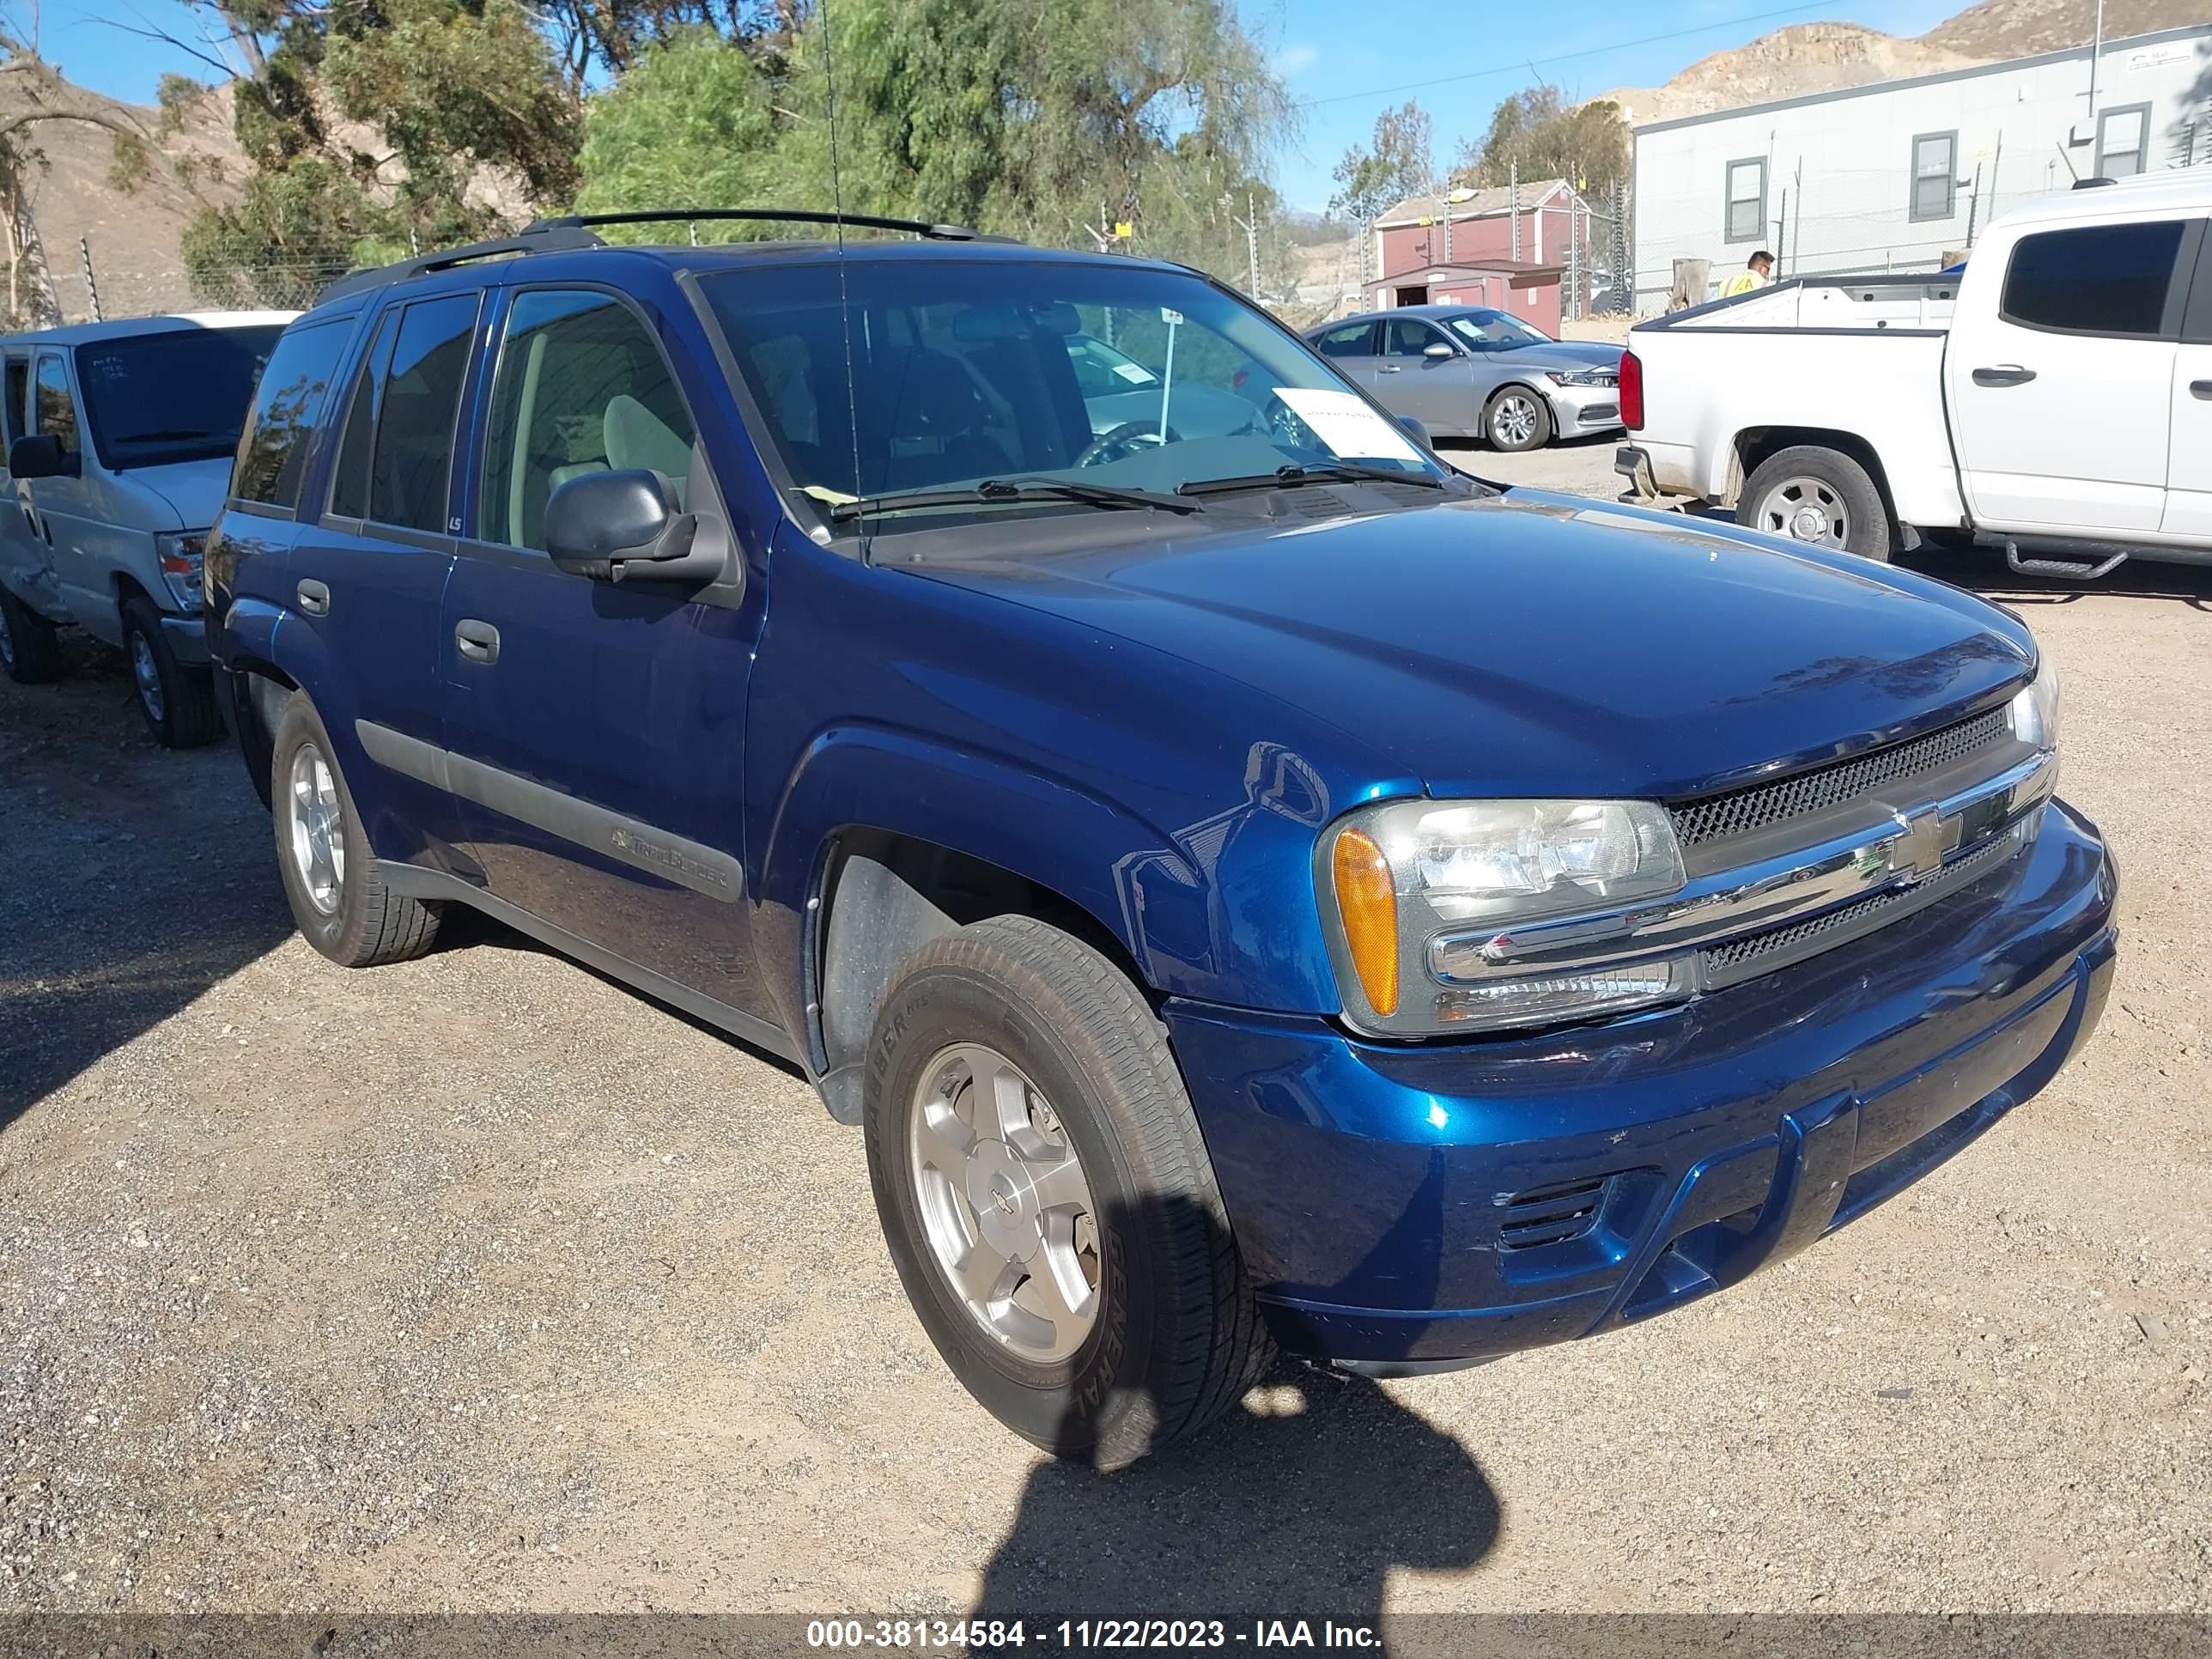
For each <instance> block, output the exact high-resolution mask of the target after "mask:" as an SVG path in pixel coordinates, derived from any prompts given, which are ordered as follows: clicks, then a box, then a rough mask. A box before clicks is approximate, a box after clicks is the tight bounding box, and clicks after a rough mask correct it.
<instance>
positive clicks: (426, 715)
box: [279, 289, 481, 874]
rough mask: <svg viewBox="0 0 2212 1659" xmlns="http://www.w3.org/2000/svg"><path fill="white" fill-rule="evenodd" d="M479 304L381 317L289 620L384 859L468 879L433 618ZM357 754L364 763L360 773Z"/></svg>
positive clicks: (447, 558)
mask: <svg viewBox="0 0 2212 1659" xmlns="http://www.w3.org/2000/svg"><path fill="white" fill-rule="evenodd" d="M480 299H481V296H480V295H479V294H478V293H477V291H476V290H475V289H467V290H465V291H463V292H459V293H448V294H443V295H432V296H428V297H424V298H421V299H415V300H410V301H404V302H402V303H397V304H393V305H391V306H389V307H386V310H385V312H384V314H383V315H382V317H381V318H380V319H379V320H378V322H377V325H376V330H375V332H374V336H373V337H371V339H370V343H369V345H368V349H367V351H366V352H364V353H363V354H362V357H361V360H360V363H359V366H358V368H356V371H355V373H354V375H353V377H352V380H351V383H350V386H349V392H348V396H347V400H346V402H345V404H343V408H344V410H345V420H344V425H343V427H342V428H340V432H339V437H338V446H337V456H336V458H335V460H334V462H333V465H331V480H330V489H329V495H328V498H327V504H326V505H325V507H324V508H323V511H322V513H321V514H320V516H319V518H318V520H316V522H314V523H313V524H303V525H302V526H301V528H300V531H299V532H298V534H297V536H296V537H295V539H294V542H293V546H292V558H291V564H290V568H289V570H288V571H287V572H286V573H285V575H284V581H285V583H286V584H287V585H288V586H289V590H290V592H289V595H288V596H287V598H288V609H287V614H286V617H285V620H284V622H283V624H282V627H283V629H294V628H302V629H308V630H310V631H311V632H312V633H313V635H315V639H316V647H315V649H314V650H313V653H307V652H302V651H300V650H298V649H297V648H295V649H294V650H292V651H289V652H287V653H285V655H286V658H287V660H288V661H294V662H296V663H298V664H299V665H300V666H299V667H298V669H297V670H296V671H297V672H299V674H300V675H301V684H302V685H303V686H305V687H306V689H307V692H308V695H309V696H312V697H313V699H314V702H315V707H316V710H317V712H318V713H319V714H321V716H322V718H323V724H324V725H325V727H327V728H328V729H329V732H330V734H331V738H332V740H333V741H334V742H335V743H336V744H337V746H338V748H339V750H340V752H341V755H342V756H343V757H345V762H346V763H347V764H346V769H347V771H348V774H349V781H351V782H352V787H353V794H354V798H355V805H356V808H357V810H358V811H360V813H361V815H362V824H363V827H364V829H366V830H367V832H368V837H369V841H370V842H371V844H372V845H374V847H375V848H376V849H377V852H378V854H379V855H380V856H381V857H384V858H392V859H405V860H410V861H415V862H421V863H427V864H428V865H430V866H432V867H434V868H438V869H454V868H456V867H460V868H461V872H462V873H464V874H466V873H468V872H467V871H466V869H465V866H457V865H456V861H455V860H454V857H453V842H454V840H455V839H456V837H457V836H458V834H459V829H458V824H457V823H456V821H455V817H454V811H453V799H452V797H451V795H450V794H449V793H447V789H446V787H445V786H444V784H443V783H442V781H441V776H442V773H441V768H440V767H439V765H438V764H437V762H436V758H435V757H436V754H437V751H438V749H439V745H440V743H441V736H442V733H441V727H440V719H441V713H442V711H441V699H440V696H439V681H438V669H439V664H440V652H439V648H438V621H439V606H440V605H441V603H442V602H443V600H444V598H445V591H446V579H447V575H448V574H450V572H451V571H452V569H453V543H454V538H453V533H452V532H451V530H450V529H449V528H448V524H447V518H448V514H449V513H450V511H451V492H452V477H453V440H454V430H455V423H456V419H457V416H458V412H459V407H460V397H461V390H462V388H463V386H465V384H466V383H467V374H468V366H469V362H470V354H471V349H472V347H473V343H474V340H475V336H476V328H477V313H478V309H479V304H480ZM334 412H335V411H334ZM279 643H280V644H281V643H282V641H281V640H280V641H279ZM310 677H312V678H310ZM356 755H360V756H362V757H365V759H364V763H363V764H362V765H361V766H360V767H358V768H356V766H354V765H352V764H351V762H352V760H353V758H354V757H356ZM372 768H373V769H372Z"/></svg>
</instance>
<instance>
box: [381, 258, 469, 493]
mask: <svg viewBox="0 0 2212 1659" xmlns="http://www.w3.org/2000/svg"><path fill="white" fill-rule="evenodd" d="M476 322H477V295H474V294H454V295H447V297H446V298H444V299H441V300H419V301H416V303H415V304H413V305H410V306H409V307H407V308H406V309H405V310H404V311H403V312H401V313H399V332H398V337H397V338H396V339H394V341H393V342H392V362H391V364H390V366H389V367H388V368H386V371H385V374H384V380H383V385H382V386H381V387H380V391H379V394H378V397H377V400H376V403H377V410H376V438H375V441H374V443H373V444H372V445H371V446H370V449H369V462H368V517H369V518H370V519H372V520H374V521H375V522H377V523H378V524H388V525H396V526H399V527H400V528H402V529H406V530H427V531H430V532H433V533H442V532H444V530H445V528H446V486H447V481H448V479H450V478H451V477H452V476H453V421H454V416H456V415H457V414H458V413H459V410H460V406H461V381H462V379H463V377H464V376H465V375H466V374H467V373H468V367H469V337H470V336H471V334H472V333H474V332H475V331H476Z"/></svg>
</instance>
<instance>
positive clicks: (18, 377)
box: [7, 357, 31, 444]
mask: <svg viewBox="0 0 2212 1659" xmlns="http://www.w3.org/2000/svg"><path fill="white" fill-rule="evenodd" d="M7 398H8V416H7V420H8V441H9V443H11V444H12V443H14V442H15V440H16V439H18V438H20V437H21V436H22V435H23V410H24V406H25V405H26V404H28V403H29V402H30V401H31V360H30V359H29V358H28V357H10V358H9V360H8V384H7Z"/></svg>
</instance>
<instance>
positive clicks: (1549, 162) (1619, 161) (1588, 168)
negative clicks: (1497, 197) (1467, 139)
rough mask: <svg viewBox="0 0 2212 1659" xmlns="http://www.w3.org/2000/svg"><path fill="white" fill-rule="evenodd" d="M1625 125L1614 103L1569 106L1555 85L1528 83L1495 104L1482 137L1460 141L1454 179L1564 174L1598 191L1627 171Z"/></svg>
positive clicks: (1494, 180)
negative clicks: (1477, 142)
mask: <svg viewBox="0 0 2212 1659" xmlns="http://www.w3.org/2000/svg"><path fill="white" fill-rule="evenodd" d="M1628 151H1629V145H1628V126H1627V124H1626V122H1625V121H1623V120H1622V119H1621V118H1620V106H1618V105H1616V104H1612V103H1607V102H1606V101H1604V100H1598V101H1596V102H1594V103H1588V104H1582V105H1578V106H1568V104H1567V102H1566V100H1565V96H1564V95H1563V94H1561V93H1560V91H1559V88H1557V87H1554V86H1538V87H1530V88H1528V89H1526V90H1525V91H1522V92H1516V93H1515V94H1513V96H1511V97H1510V98H1508V99H1506V100H1504V102H1503V103H1501V104H1499V105H1498V108H1497V109H1496V110H1495V111H1494V112H1492V115H1491V118H1490V131H1489V132H1488V133H1487V134H1486V135H1485V136H1484V137H1483V140H1482V142H1481V143H1480V145H1479V146H1477V145H1470V144H1466V143H1462V145H1461V148H1460V155H1459V160H1458V163H1457V165H1455V167H1453V169H1452V175H1451V177H1452V182H1453V183H1454V184H1468V185H1502V184H1504V183H1506V182H1507V181H1508V180H1510V179H1511V178H1512V177H1513V176H1514V173H1515V170H1516V164H1517V167H1518V170H1519V174H1520V177H1521V178H1522V179H1524V180H1527V179H1566V180H1567V181H1568V182H1569V183H1570V184H1572V185H1575V186H1576V187H1577V189H1579V190H1581V191H1583V192H1584V193H1586V194H1588V195H1591V196H1594V197H1602V196H1604V195H1605V194H1606V193H1607V192H1608V191H1611V190H1612V189H1613V185H1615V184H1616V183H1617V182H1620V181H1621V180H1623V179H1626V178H1627V177H1628Z"/></svg>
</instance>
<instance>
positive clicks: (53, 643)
mask: <svg viewBox="0 0 2212 1659" xmlns="http://www.w3.org/2000/svg"><path fill="white" fill-rule="evenodd" d="M0 668H5V669H6V670H7V671H8V678H9V679H11V680H13V681H15V683H16V684H18V685H43V684H46V682H47V681H48V680H52V679H58V678H60V677H61V671H62V642H61V635H59V634H58V632H57V631H56V630H55V628H54V625H53V624H52V623H50V622H48V621H47V620H46V618H45V617H41V616H40V614H39V613H38V612H37V611H33V610H32V609H31V607H30V606H29V605H25V604H24V603H23V602H22V600H21V599H17V598H16V597H15V595H14V594H13V593H10V592H8V590H7V589H6V588H4V587H0Z"/></svg>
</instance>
